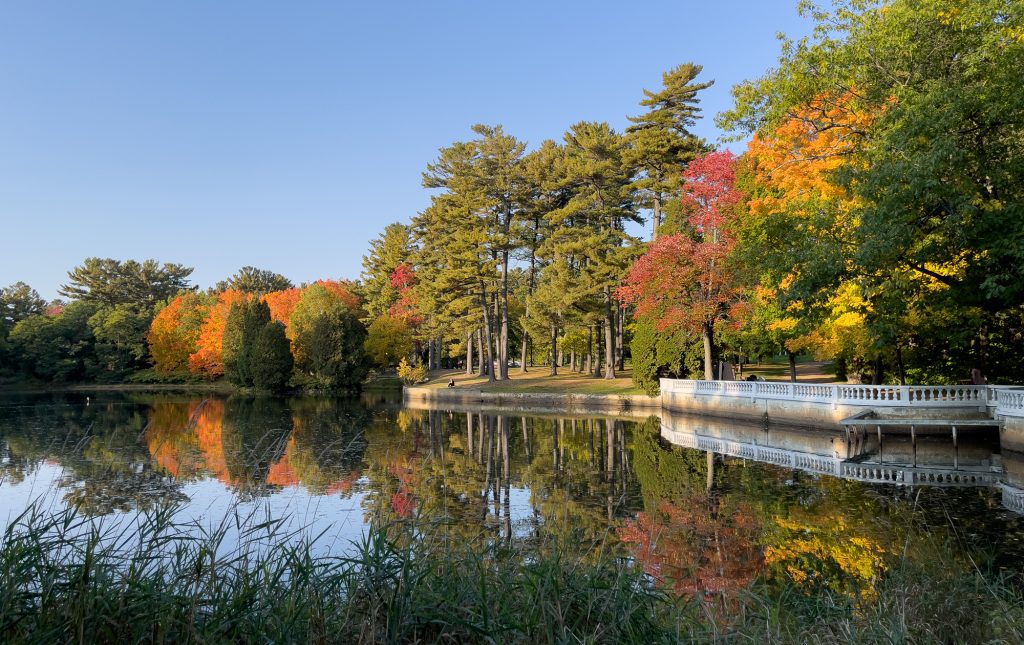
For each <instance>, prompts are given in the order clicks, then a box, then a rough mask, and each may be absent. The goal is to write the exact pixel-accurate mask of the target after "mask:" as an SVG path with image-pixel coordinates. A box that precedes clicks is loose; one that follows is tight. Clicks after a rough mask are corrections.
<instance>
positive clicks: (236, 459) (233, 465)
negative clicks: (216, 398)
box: [221, 396, 292, 499]
mask: <svg viewBox="0 0 1024 645" xmlns="http://www.w3.org/2000/svg"><path fill="white" fill-rule="evenodd" d="M291 433H292V415H291V412H290V410H289V409H288V406H287V404H286V402H285V400H284V399H280V398H277V397H255V398H251V397H243V396H231V397H229V398H228V399H227V401H225V402H224V424H223V430H222V432H221V441H222V445H223V447H224V464H225V466H226V468H227V473H228V477H229V479H230V482H231V485H232V487H233V488H234V489H235V491H236V492H237V493H238V494H239V495H240V496H241V497H242V498H243V499H248V498H252V497H259V496H261V495H264V494H266V493H267V491H268V489H267V476H268V475H269V474H270V468H271V465H273V464H275V463H277V462H278V461H279V460H280V459H281V457H282V456H283V455H284V449H285V442H286V441H287V440H288V437H289V436H290V435H291Z"/></svg>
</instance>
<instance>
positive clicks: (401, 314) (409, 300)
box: [388, 262, 422, 327]
mask: <svg viewBox="0 0 1024 645" xmlns="http://www.w3.org/2000/svg"><path fill="white" fill-rule="evenodd" d="M416 282H417V279H416V270H415V269H413V268H412V265H410V264H407V263H405V262H402V263H401V264H399V265H398V266H396V267H395V270H394V271H392V272H391V286H392V287H394V288H395V289H396V290H397V291H398V300H397V301H396V302H395V304H393V305H391V309H390V310H389V311H388V314H389V315H390V316H391V317H392V318H398V319H399V320H403V321H405V323H406V324H408V325H409V326H410V327H415V326H417V325H419V324H420V323H421V322H422V319H421V318H420V317H419V314H418V313H417V311H418V310H417V302H416V292H415V290H414V289H413V287H415V286H416Z"/></svg>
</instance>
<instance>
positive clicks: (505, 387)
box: [424, 366, 644, 395]
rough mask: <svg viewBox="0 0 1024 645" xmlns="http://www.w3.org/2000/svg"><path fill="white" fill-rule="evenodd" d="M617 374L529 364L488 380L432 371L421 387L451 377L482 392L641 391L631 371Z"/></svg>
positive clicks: (436, 384) (457, 383)
mask: <svg viewBox="0 0 1024 645" xmlns="http://www.w3.org/2000/svg"><path fill="white" fill-rule="evenodd" d="M616 376H617V378H614V379H604V378H594V377H593V376H591V375H589V374H586V375H585V374H580V373H573V372H569V371H568V369H566V368H562V369H560V370H559V374H558V376H549V375H548V368H547V367H545V366H538V367H532V368H530V371H529V372H527V373H526V374H523V373H522V372H520V371H519V369H518V368H510V369H509V380H508V381H495V382H493V383H491V382H488V380H487V379H486V378H480V377H478V376H475V375H472V376H467V375H466V373H465V371H460V370H444V371H439V372H432V373H431V374H430V380H429V381H428V382H427V383H426V384H424V386H425V387H435V388H436V387H441V388H443V387H446V386H447V384H448V379H449V378H454V379H455V386H456V387H458V388H466V389H473V390H481V391H484V392H516V393H533V394H610V395H630V394H644V391H643V389H642V388H638V387H637V386H636V385H635V384H634V383H633V378H632V371H631V370H629V369H627V370H624V371H618V372H617V373H616Z"/></svg>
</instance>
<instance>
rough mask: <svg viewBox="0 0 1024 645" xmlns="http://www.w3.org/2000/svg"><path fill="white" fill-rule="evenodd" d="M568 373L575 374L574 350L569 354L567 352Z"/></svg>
mask: <svg viewBox="0 0 1024 645" xmlns="http://www.w3.org/2000/svg"><path fill="white" fill-rule="evenodd" d="M569 371H570V372H575V371H576V350H575V349H574V350H572V351H571V352H569Z"/></svg>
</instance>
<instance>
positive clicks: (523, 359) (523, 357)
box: [519, 329, 530, 374]
mask: <svg viewBox="0 0 1024 645" xmlns="http://www.w3.org/2000/svg"><path fill="white" fill-rule="evenodd" d="M529 339H530V336H529V334H527V333H526V330H525V329H524V330H523V347H522V351H521V352H520V358H519V365H520V370H519V371H520V372H522V373H523V374H526V373H527V372H528V371H529V370H527V369H526V348H527V346H528V344H529Z"/></svg>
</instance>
